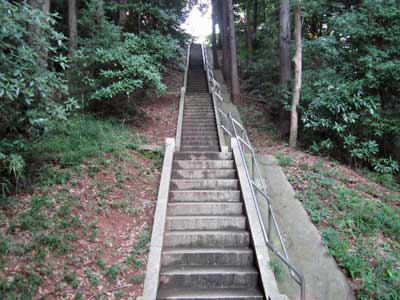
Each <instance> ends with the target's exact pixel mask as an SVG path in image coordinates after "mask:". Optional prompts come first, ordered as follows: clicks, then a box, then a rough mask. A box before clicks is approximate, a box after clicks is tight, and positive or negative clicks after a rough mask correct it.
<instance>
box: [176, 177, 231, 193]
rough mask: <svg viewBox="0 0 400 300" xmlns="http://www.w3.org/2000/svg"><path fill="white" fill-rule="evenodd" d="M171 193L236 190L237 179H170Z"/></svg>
mask: <svg viewBox="0 0 400 300" xmlns="http://www.w3.org/2000/svg"><path fill="white" fill-rule="evenodd" d="M170 186H171V191H174V190H238V189H239V180H237V179H172V180H171V184H170Z"/></svg>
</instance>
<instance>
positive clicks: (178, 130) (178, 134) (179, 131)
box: [175, 87, 186, 151]
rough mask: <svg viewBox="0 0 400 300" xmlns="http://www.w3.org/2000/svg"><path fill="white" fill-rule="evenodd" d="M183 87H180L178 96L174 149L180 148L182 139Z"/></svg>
mask: <svg viewBox="0 0 400 300" xmlns="http://www.w3.org/2000/svg"><path fill="white" fill-rule="evenodd" d="M185 92H186V91H185V87H182V88H181V96H180V98H179V113H178V124H177V125H176V139H175V140H176V151H179V150H180V149H181V139H182V122H183V108H184V107H185Z"/></svg>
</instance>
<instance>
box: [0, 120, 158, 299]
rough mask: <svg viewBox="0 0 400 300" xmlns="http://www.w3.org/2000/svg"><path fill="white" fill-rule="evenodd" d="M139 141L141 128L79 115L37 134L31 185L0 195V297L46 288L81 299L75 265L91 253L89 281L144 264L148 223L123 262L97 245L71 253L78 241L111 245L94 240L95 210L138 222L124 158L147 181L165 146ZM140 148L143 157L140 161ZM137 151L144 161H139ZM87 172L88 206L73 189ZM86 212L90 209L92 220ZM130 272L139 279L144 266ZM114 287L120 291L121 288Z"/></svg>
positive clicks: (111, 281)
mask: <svg viewBox="0 0 400 300" xmlns="http://www.w3.org/2000/svg"><path fill="white" fill-rule="evenodd" d="M140 143H143V140H142V138H141V137H140V136H138V135H137V134H135V133H134V132H132V130H131V129H129V128H128V127H125V126H123V125H120V124H118V123H117V122H114V121H112V120H98V119H96V118H95V117H93V116H87V115H76V116H75V117H73V118H71V119H69V120H67V121H65V122H60V123H54V124H52V126H51V127H49V129H48V132H45V133H44V134H43V137H42V138H41V139H40V141H38V142H36V143H34V144H32V146H31V149H30V153H29V157H30V160H29V161H30V163H31V166H32V168H31V169H34V170H35V171H34V172H32V173H31V174H30V177H29V183H30V186H29V188H24V190H22V188H20V191H23V192H24V193H23V194H20V195H15V196H8V197H1V198H0V299H7V300H8V299H10V300H11V299H12V300H14V299H36V297H39V298H40V297H44V298H46V297H48V296H49V295H50V294H53V295H57V296H56V297H61V298H65V299H66V298H68V299H70V297H72V298H75V299H83V297H85V294H84V292H83V291H82V278H81V277H79V276H82V274H77V273H76V271H75V269H76V266H79V265H82V264H83V263H84V260H85V261H86V260H88V259H89V257H93V256H96V258H95V259H94V264H95V265H88V266H87V267H85V268H84V280H85V282H87V284H88V285H89V286H92V287H99V286H101V285H106V286H107V285H110V286H112V285H115V282H116V281H117V280H118V281H120V280H121V274H122V273H124V272H125V273H126V272H127V270H128V269H132V267H133V268H134V270H137V272H140V271H141V270H142V268H143V267H144V266H145V255H147V252H148V243H149V241H150V232H149V230H147V229H145V230H143V231H142V232H141V234H139V236H138V238H137V241H136V244H135V245H134V248H133V250H132V251H131V253H128V256H127V258H126V259H125V260H122V261H121V262H117V263H111V264H109V263H106V261H105V260H104V254H103V253H101V250H99V251H98V253H97V254H93V253H85V256H88V257H82V256H79V255H76V253H80V252H79V247H80V245H81V244H80V243H81V241H84V243H96V244H97V247H96V248H98V249H101V247H106V248H107V247H111V244H110V241H107V240H105V241H102V243H100V244H99V242H98V239H99V234H100V228H99V224H98V221H97V218H98V216H100V215H104V214H107V213H109V212H110V210H112V211H118V212H119V213H123V214H125V215H129V216H130V217H132V218H138V220H139V221H140V222H142V220H141V219H142V218H143V211H144V207H141V206H139V205H138V204H137V202H135V201H136V200H135V198H136V195H135V194H133V192H132V190H130V189H128V188H127V187H126V183H127V182H128V181H129V180H132V178H129V177H127V175H126V174H127V173H126V169H124V167H125V166H126V164H129V165H130V166H131V168H134V169H136V170H138V171H139V175H138V176H140V177H141V180H147V181H152V180H154V177H153V173H154V171H155V169H158V168H159V166H160V161H162V154H160V153H158V152H155V153H147V152H144V153H139V152H136V151H133V150H132V149H134V148H135V147H137V146H135V145H139V144H140ZM132 153H134V154H133V155H132ZM137 156H139V157H141V158H140V160H138V161H137V160H136V159H135V158H136V157H137ZM142 159H144V160H147V161H148V163H147V164H145V165H142V162H141V160H142ZM102 170H103V171H102ZM105 170H108V171H105ZM100 172H102V174H106V175H107V174H109V173H110V172H112V173H113V174H115V179H116V181H115V182H114V183H111V184H110V185H105V184H102V183H100V182H98V181H97V178H96V176H97V174H99V173H100ZM85 176H86V177H87V178H90V182H91V184H90V190H89V191H90V192H91V193H93V197H94V198H93V200H92V201H91V202H89V204H87V205H86V204H85V205H86V206H85V205H84V204H83V203H82V202H81V201H80V199H79V198H78V197H77V196H76V194H74V193H73V192H71V191H73V190H74V189H75V188H77V187H78V185H79V181H80V180H82V178H85ZM26 182H28V177H27V178H26ZM146 188H148V187H147V186H146ZM113 189H114V190H115V189H118V190H120V191H121V196H120V197H119V198H118V199H116V200H113V201H111V200H110V198H109V197H108V195H109V194H110V193H111V192H112V191H113ZM26 192H28V193H26ZM107 197H108V198H107ZM111 199H113V198H111ZM106 209H107V210H106ZM139 214H141V215H140V216H139ZM88 215H92V216H93V220H92V221H90V222H88V221H87V218H88ZM135 222H136V221H135ZM103 242H104V243H103ZM96 251H97V250H96ZM78 275H79V276H78ZM130 276H131V277H130V278H127V280H128V281H129V282H131V283H132V284H140V283H141V282H142V281H143V279H144V277H143V274H142V273H137V274H136V275H130ZM49 280H51V281H52V284H51V289H52V290H51V291H45V290H43V288H42V286H43V285H44V286H46V283H47V286H48V282H49ZM41 288H42V289H41ZM67 290H68V293H69V294H68V295H66V293H67V292H66V291H67ZM71 291H72V292H71ZM49 293H50V294H49ZM71 293H72V295H71ZM102 293H103V292H101V291H100V292H99V296H101V295H102ZM118 293H119V294H121V295H120V296H122V295H123V291H118ZM114 294H115V295H114V297H118V295H117V294H116V293H114ZM44 298H43V299H44ZM57 299H59V298H57Z"/></svg>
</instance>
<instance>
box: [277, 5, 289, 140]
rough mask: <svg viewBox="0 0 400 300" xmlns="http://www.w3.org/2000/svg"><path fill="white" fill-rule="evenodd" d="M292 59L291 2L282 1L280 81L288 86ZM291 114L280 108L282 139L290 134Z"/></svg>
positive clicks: (280, 18)
mask: <svg viewBox="0 0 400 300" xmlns="http://www.w3.org/2000/svg"><path fill="white" fill-rule="evenodd" d="M290 66H291V59H290V1H289V0H280V6H279V81H280V84H281V85H282V86H285V87H286V86H287V84H288V82H289V80H290V76H291V74H290V73H291V72H290V69H291V67H290ZM289 119H290V114H289V112H288V111H287V110H286V109H285V107H284V104H282V105H281V106H280V107H279V132H280V134H281V137H284V136H286V135H287V134H288V133H289V132H290V121H289Z"/></svg>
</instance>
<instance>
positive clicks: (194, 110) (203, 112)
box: [184, 107, 214, 115]
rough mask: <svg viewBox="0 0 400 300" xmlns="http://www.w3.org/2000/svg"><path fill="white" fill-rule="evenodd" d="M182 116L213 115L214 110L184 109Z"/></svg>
mask: <svg viewBox="0 0 400 300" xmlns="http://www.w3.org/2000/svg"><path fill="white" fill-rule="evenodd" d="M184 114H201V115H203V114H213V115H214V110H213V109H212V108H209V109H207V108H194V107H193V108H185V112H184Z"/></svg>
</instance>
